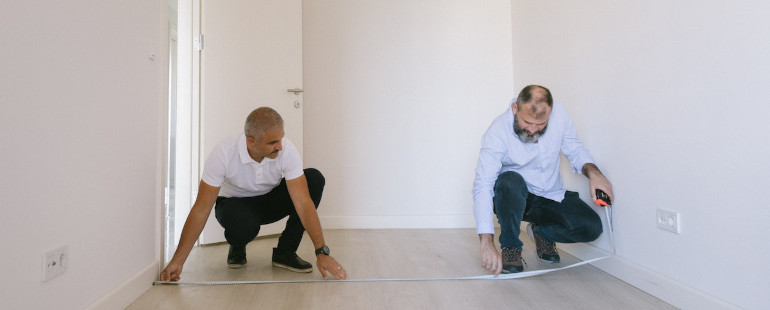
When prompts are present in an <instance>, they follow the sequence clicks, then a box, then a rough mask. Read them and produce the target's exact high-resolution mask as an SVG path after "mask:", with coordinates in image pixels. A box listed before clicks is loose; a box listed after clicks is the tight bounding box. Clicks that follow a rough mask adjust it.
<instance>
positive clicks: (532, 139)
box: [513, 115, 548, 143]
mask: <svg viewBox="0 0 770 310" xmlns="http://www.w3.org/2000/svg"><path fill="white" fill-rule="evenodd" d="M546 129H548V125H545V127H543V129H541V130H538V131H537V132H535V134H534V135H531V136H530V135H528V134H527V131H526V130H524V129H523V128H521V127H519V120H518V119H517V118H516V115H514V116H513V133H515V134H516V136H517V137H519V140H521V142H524V143H537V140H539V139H540V137H542V136H543V134H544V133H545V130H546Z"/></svg>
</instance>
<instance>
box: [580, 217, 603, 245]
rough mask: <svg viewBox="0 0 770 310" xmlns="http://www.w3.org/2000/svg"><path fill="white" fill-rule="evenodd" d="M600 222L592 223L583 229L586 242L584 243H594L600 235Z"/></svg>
mask: <svg viewBox="0 0 770 310" xmlns="http://www.w3.org/2000/svg"><path fill="white" fill-rule="evenodd" d="M602 231H603V229H602V222H601V220H600V221H598V222H593V223H591V225H588V226H586V227H585V235H584V236H585V238H586V240H585V241H584V242H589V241H594V240H596V239H597V238H599V236H600V235H601V234H602Z"/></svg>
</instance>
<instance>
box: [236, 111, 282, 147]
mask: <svg viewBox="0 0 770 310" xmlns="http://www.w3.org/2000/svg"><path fill="white" fill-rule="evenodd" d="M273 129H283V118H281V115H280V114H278V112H276V111H275V110H273V109H271V108H268V107H261V108H257V109H256V110H254V111H251V113H249V116H248V117H246V124H245V125H244V126H243V131H244V132H245V133H246V136H247V137H252V138H254V139H255V140H256V141H260V140H261V139H262V135H263V134H264V133H265V131H266V130H273Z"/></svg>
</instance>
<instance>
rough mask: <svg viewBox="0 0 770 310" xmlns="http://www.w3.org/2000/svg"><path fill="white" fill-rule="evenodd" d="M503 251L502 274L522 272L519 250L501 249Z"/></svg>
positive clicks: (522, 266)
mask: <svg viewBox="0 0 770 310" xmlns="http://www.w3.org/2000/svg"><path fill="white" fill-rule="evenodd" d="M502 250H503V253H502V254H503V273H517V272H521V271H523V270H524V265H523V264H522V261H523V260H522V258H521V249H518V248H502Z"/></svg>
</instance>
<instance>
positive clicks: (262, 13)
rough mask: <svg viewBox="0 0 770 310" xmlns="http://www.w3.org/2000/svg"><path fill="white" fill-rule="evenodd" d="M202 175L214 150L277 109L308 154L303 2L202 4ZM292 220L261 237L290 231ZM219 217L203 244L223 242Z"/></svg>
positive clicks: (222, 0) (217, 0)
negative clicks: (251, 120) (261, 113)
mask: <svg viewBox="0 0 770 310" xmlns="http://www.w3.org/2000/svg"><path fill="white" fill-rule="evenodd" d="M201 2H202V5H201V33H202V34H203V50H202V52H201V114H200V115H201V128H200V131H201V132H200V137H201V144H200V151H201V154H200V158H201V168H200V171H203V167H202V165H203V164H204V163H205V159H206V158H208V155H209V153H210V152H211V150H212V148H213V147H214V145H216V143H217V142H219V141H220V140H221V139H223V138H225V137H228V136H230V135H232V134H235V133H236V132H243V123H244V121H245V120H246V116H247V115H248V114H249V112H251V111H252V110H254V109H256V108H258V107H260V106H269V107H272V108H273V109H275V110H276V111H278V113H280V114H281V116H282V117H283V118H284V127H285V131H286V137H287V138H289V140H291V141H292V142H293V143H294V145H296V146H297V149H298V150H299V152H300V154H302V107H301V105H302V95H301V93H298V94H296V95H295V93H292V92H289V91H288V89H295V88H299V89H301V88H302V1H301V0H201ZM285 221H286V220H285V219H284V220H283V221H279V222H277V223H274V224H271V225H267V226H263V227H262V229H261V230H260V233H259V235H260V236H262V235H268V234H276V233H280V232H281V231H283V227H284V226H285ZM222 241H225V239H224V229H223V228H222V226H220V225H219V223H218V222H217V220H216V218H215V217H214V212H213V211H212V212H211V216H209V220H208V222H207V224H206V227H205V229H204V230H203V233H202V234H201V236H200V242H201V243H203V244H207V243H215V242H222Z"/></svg>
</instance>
